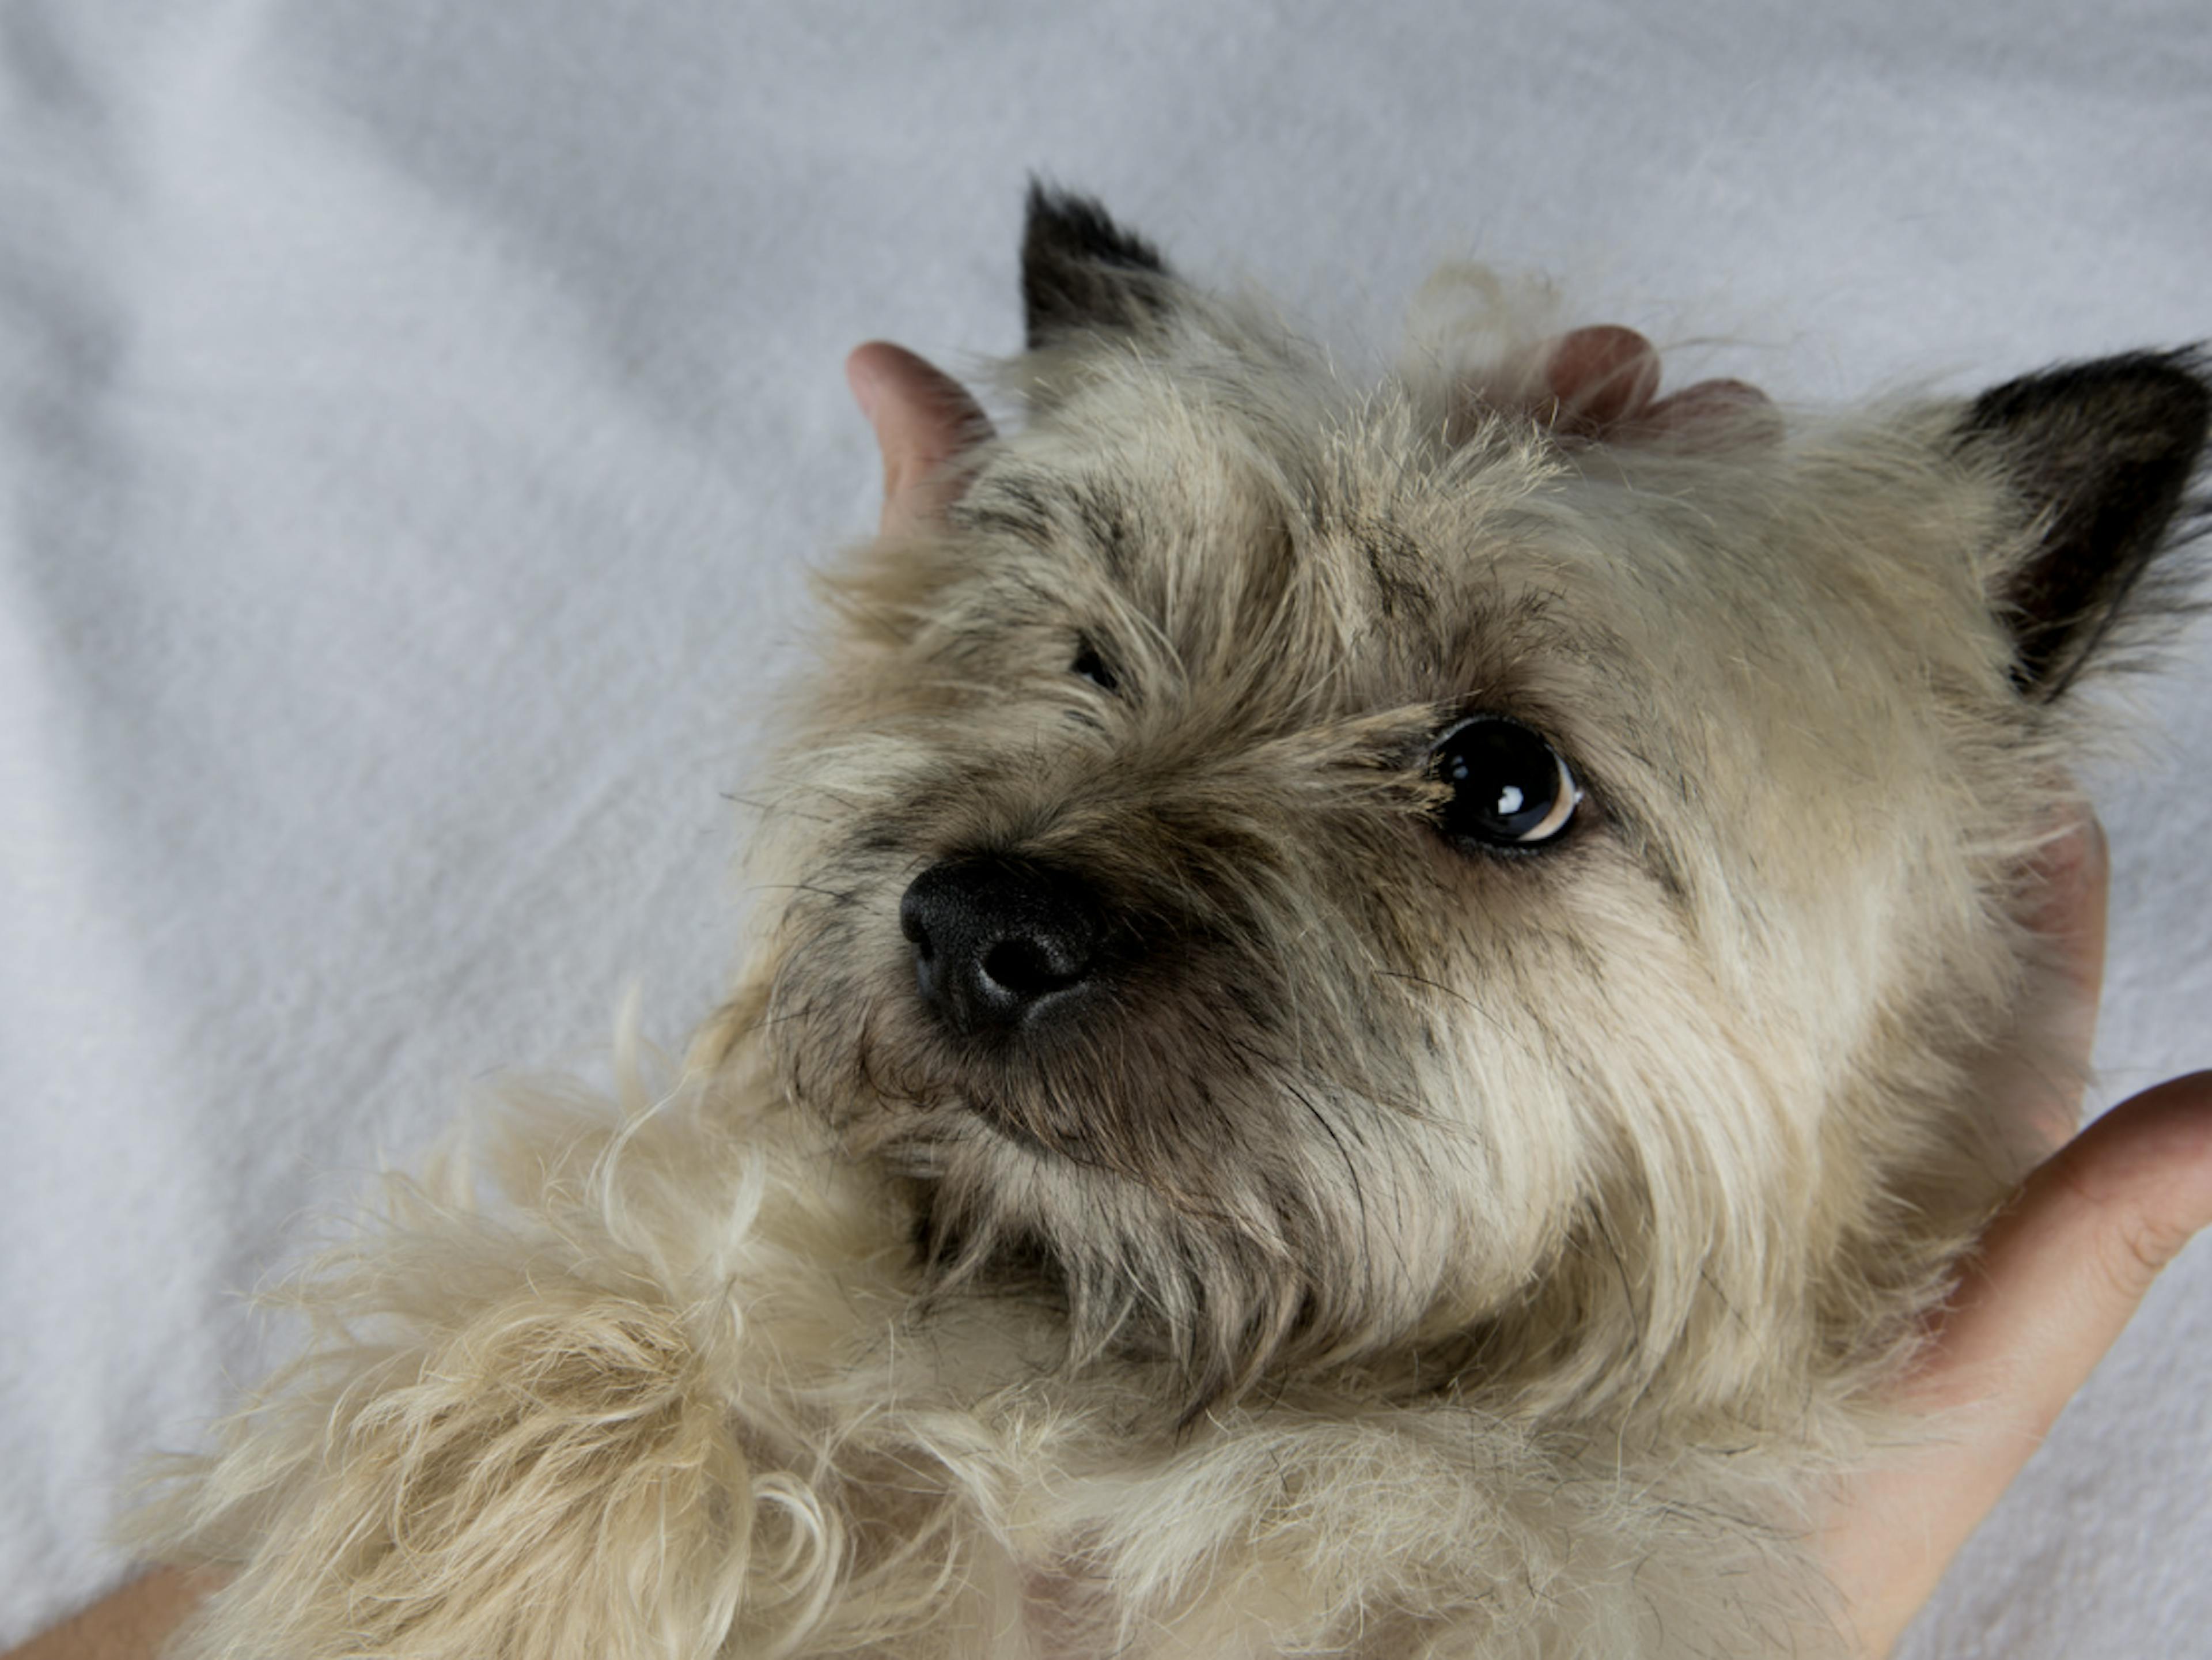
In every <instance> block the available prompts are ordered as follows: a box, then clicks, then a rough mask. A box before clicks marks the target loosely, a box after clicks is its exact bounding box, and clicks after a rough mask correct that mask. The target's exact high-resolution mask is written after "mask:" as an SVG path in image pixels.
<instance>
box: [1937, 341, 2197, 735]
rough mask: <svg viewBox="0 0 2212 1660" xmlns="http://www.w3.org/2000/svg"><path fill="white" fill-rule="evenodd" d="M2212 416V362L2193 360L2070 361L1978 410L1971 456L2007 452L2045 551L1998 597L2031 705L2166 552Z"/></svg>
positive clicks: (1969, 439)
mask: <svg viewBox="0 0 2212 1660" xmlns="http://www.w3.org/2000/svg"><path fill="white" fill-rule="evenodd" d="M2208 415H2212V387H2208V385H2207V380H2206V368H2205V364H2204V362H2203V360H2202V358H2201V357H2199V356H2197V354H2195V353H2193V352H2188V351H2179V352H2165V353H2157V352H2136V353H2131V354H2129V355H2127V356H2120V357H2106V358H2101V359H2099V360H2098V361H2096V362H2089V363H2075V364H2069V365H2066V366H2064V367H2063V368H2055V369H2050V370H2047V371H2045V373H2043V374H2031V375H2027V376H2025V377H2023V378H2022V379H2021V380H2009V381H2007V382H2006V383H2005V384H2004V385H2003V386H1996V387H1992V388H1991V389H1990V391H1988V392H1984V393H1983V394H1982V395H1981V397H1979V398H1976V399H1975V400H1974V402H1973V403H1972V405H1970V406H1969V407H1968V409H1967V410H1966V416H1965V418H1964V420H1963V422H1962V423H1961V425H1960V441H1961V442H1962V444H1963V446H1964V447H1966V449H1967V450H1968V451H1969V453H1972V452H1974V451H1977V450H1981V451H1984V453H1989V452H1993V453H1995V455H1996V459H1997V462H1998V465H1999V466H2000V468H2001V469H2002V471H2003V473H2004V474H2005V476H2006V477H2007V478H2008V480H2009V482H2010V483H2011V484H2012V486H2013V488H2014V489H2015V490H2016V491H2017V492H2018V493H2019V495H2020V496H2021V498H2022V500H2023V501H2024V502H2026V504H2027V507H2028V508H2029V510H2030V512H2031V513H2032V514H2033V521H2032V531H2033V544H2032V546H2031V547H2030V549H2029V551H2028V552H2027V556H2026V557H2025V558H2024V559H2022V560H2021V562H2019V563H2017V564H2016V565H2014V566H2013V567H2011V568H2010V569H2008V571H2007V572H2006V573H2005V575H2004V576H2003V578H2002V581H2001V583H2000V586H1999V588H1998V592H1997V594H1996V599H1997V603H1998V605H1999V607H2000V609H2001V611H2002V614H2003V616H2004V617H2005V620H2006V622H2007V623H2008V626H2009V627H2010V628H2011V629H2012V632H2013V637H2014V640H2015V651H2016V655H2015V660H2014V669H2013V675H2014V678H2015V680H2016V681H2017V682H2018V684H2019V685H2020V688H2021V691H2022V692H2023V693H2024V694H2025V695H2026V696H2029V697H2032V698H2035V699H2038V700H2039V701H2043V700H2048V699H2050V698H2053V697H2056V696H2058V694H2059V693H2061V692H2063V690H2065V689H2066V687H2067V685H2068V684H2069V682H2071V681H2072V680H2073V678H2074V677H2075V675H2076V674H2077V673H2079V672H2081V667H2082V666H2083V665H2084V664H2085V663H2086V662H2087V660H2089V657H2090V656H2091V654H2093V652H2094V651H2095V649H2096V648H2097V646H2098V643H2099V642H2100V640H2101V639H2103V637H2104V636H2105V635H2106V631H2107V630H2108V629H2110V628H2111V626H2112V620H2113V618H2114V617H2116V616H2117V615H2118V612H2119V610H2120V606H2121V604H2122V602H2123V601H2124V599H2126V598H2127V595H2128V591H2129V590H2130V588H2132V587H2134V586H2135V584H2136V580H2137V579H2138V578H2139V577H2141V576H2142V574H2143V572H2144V571H2145V570H2146V569H2148V568H2149V566H2150V563H2151V562H2152V560H2153V559H2154V558H2155V557H2156V556H2157V555H2158V553H2159V552H2160V550H2161V549H2162V548H2163V547H2165V546H2166V544H2167V539H2168V535H2169V532H2171V531H2172V528H2173V524H2174V520H2175V517H2176V515H2177V514H2179V512H2180V511H2181V509H2182V505H2183V500H2184V496H2185V493H2186V491H2187V489H2188V486H2189V481H2190V478H2191V476H2192V474H2193V473H2194V472H2195V471H2196V469H2197V464H2198V462H2199V460H2200V459H2202V458H2203V453H2204V443H2205V435H2206V423H2207V418H2208Z"/></svg>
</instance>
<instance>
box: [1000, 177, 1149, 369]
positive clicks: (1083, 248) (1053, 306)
mask: <svg viewBox="0 0 2212 1660" xmlns="http://www.w3.org/2000/svg"><path fill="white" fill-rule="evenodd" d="M1173 285H1174V277H1173V276H1172V274H1171V273H1170V271H1169V270H1168V268H1167V265H1166V262H1165V261H1164V260H1163V259H1162V258H1160V256H1159V251H1158V249H1156V248H1154V247H1153V246H1152V244H1151V243H1149V242H1147V241H1146V240H1144V238H1142V237H1141V236H1137V235H1133V234H1131V233H1130V232H1128V231H1126V230H1123V229H1122V228H1121V227H1120V226H1119V225H1117V224H1115V222H1113V220H1111V219H1109V217H1107V215H1106V210H1104V209H1103V208H1102V207H1100V206H1099V205H1098V204H1097V202H1095V201H1093V200H1092V199H1091V198H1089V197H1087V196H1076V195H1073V194H1071V193H1070V192H1066V191H1061V190H1055V189H1053V188H1051V187H1050V186H1048V185H1045V184H1043V183H1042V182H1041V181H1039V180H1037V179H1031V180H1030V199H1029V218H1028V222H1027V224H1026V225H1025V227H1024V229H1023V232H1022V308H1023V312H1024V316H1025V318H1026V320H1027V330H1028V339H1029V347H1030V350H1031V351H1035V350H1036V349H1037V348H1038V347H1040V346H1043V345H1048V344H1052V343H1054V341H1057V340H1059V339H1060V338H1062V337H1065V336H1066V335H1069V334H1072V333H1076V332H1079V331H1122V330H1136V329H1142V328H1144V327H1145V326H1146V325H1149V324H1152V323H1154V322H1157V321H1158V320H1159V319H1161V318H1163V317H1164V316H1165V315H1166V314H1167V312H1168V308H1169V305H1170V291H1171V289H1172V288H1173Z"/></svg>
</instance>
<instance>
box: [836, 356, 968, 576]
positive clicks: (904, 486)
mask: <svg viewBox="0 0 2212 1660" xmlns="http://www.w3.org/2000/svg"><path fill="white" fill-rule="evenodd" d="M845 379H846V382H847V384H848V385H849V386H851V387H852V389H853V398H854V402H855V403H857V404H860V412H861V413H862V414H863V415H865V416H866V417H867V418H868V423H869V425H870V426H872V427H873V428H874V429H875V434H876V445H877V447H878V449H879V450H880V451H881V452H882V454H883V461H884V510H883V533H884V535H886V536H890V535H893V534H895V533H897V532H904V531H908V530H911V529H913V528H915V526H917V525H920V524H921V523H923V522H925V521H927V520H930V519H933V518H935V517H936V516H938V515H939V514H942V513H943V512H944V510H945V508H946V506H948V505H949V504H950V502H951V500H952V498H953V497H954V496H955V495H957V490H958V483H957V479H956V478H955V477H953V474H952V469H953V464H954V462H955V461H956V460H957V459H958V458H959V457H960V455H961V454H963V453H964V452H966V451H967V450H969V449H970V448H972V447H974V446H975V445H976V444H978V443H981V441H984V440H985V439H987V438H988V437H990V436H991V423H990V419H989V417H987V416H986V415H985V414H984V413H983V410H982V407H981V405H980V404H977V403H976V402H975V398H972V397H970V396H969V392H968V389H967V388H966V387H965V386H962V385H961V384H960V383H959V382H958V381H957V380H954V379H953V378H952V377H951V375H949V374H945V371H944V370H942V369H940V368H937V367H936V366H935V365H934V364H933V363H930V362H926V361H925V360H923V359H922V358H920V357H917V356H915V354H914V353H912V352H910V351H908V350H907V349H906V348H905V347H903V346H895V345H892V344H890V342H889V341H886V340H872V341H870V342H868V343H867V344H866V345H863V346H859V347H856V348H854V350H853V352H852V354H851V355H850V356H848V357H847V358H846V360H845Z"/></svg>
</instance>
